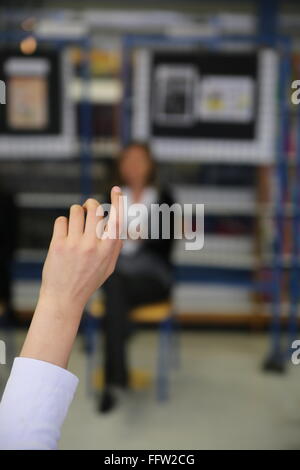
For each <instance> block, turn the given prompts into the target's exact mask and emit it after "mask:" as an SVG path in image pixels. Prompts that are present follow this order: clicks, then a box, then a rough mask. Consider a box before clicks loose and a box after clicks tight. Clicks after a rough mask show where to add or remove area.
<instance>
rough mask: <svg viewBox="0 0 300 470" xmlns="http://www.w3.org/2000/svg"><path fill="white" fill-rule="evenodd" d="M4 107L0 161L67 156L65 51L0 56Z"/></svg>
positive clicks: (71, 127) (70, 133) (70, 142)
mask: <svg viewBox="0 0 300 470" xmlns="http://www.w3.org/2000/svg"><path fill="white" fill-rule="evenodd" d="M0 74H1V76H2V77H3V78H4V81H5V83H6V94H7V99H6V105H5V106H3V107H1V111H2V112H1V115H0V158H11V157H24V158H51V157H68V156H71V155H72V153H73V151H74V136H75V118H74V109H73V105H72V103H71V100H70V97H69V91H68V88H67V87H68V84H69V83H70V80H71V77H72V73H71V68H70V63H69V60H68V57H67V52H66V51H65V52H63V53H60V52H56V51H49V50H47V51H46V50H43V51H39V52H37V53H35V54H33V55H30V56H24V55H22V54H21V53H19V52H17V51H9V52H8V51H2V53H1V52H0Z"/></svg>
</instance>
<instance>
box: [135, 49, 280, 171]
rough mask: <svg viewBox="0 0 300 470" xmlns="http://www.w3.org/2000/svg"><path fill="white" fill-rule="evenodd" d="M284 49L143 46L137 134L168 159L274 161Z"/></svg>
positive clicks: (137, 87)
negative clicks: (280, 60) (280, 57)
mask: <svg viewBox="0 0 300 470" xmlns="http://www.w3.org/2000/svg"><path fill="white" fill-rule="evenodd" d="M277 69H278V64H277V56H276V53H275V52H273V51H271V50H261V51H259V52H227V51H226V52H225V51H224V52H209V53H208V52H202V51H195V50H194V51H190V52H187V51H178V50H176V51H174V50H156V51H155V50H151V49H150V50H149V49H140V50H138V51H137V55H136V60H135V69H134V83H133V114H132V135H133V138H135V139H140V140H148V141H150V143H151V146H152V148H153V151H154V153H155V155H156V156H157V157H158V158H159V159H161V160H184V159H186V160H187V161H195V160H199V161H206V162H211V161H219V162H225V161H226V162H230V161H231V162H240V163H248V164H249V163H256V164H257V163H261V164H266V163H268V162H270V161H272V160H273V158H274V146H275V137H276V136H275V129H276V89H277Z"/></svg>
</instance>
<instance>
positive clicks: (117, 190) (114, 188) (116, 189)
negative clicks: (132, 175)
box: [113, 186, 121, 193]
mask: <svg viewBox="0 0 300 470" xmlns="http://www.w3.org/2000/svg"><path fill="white" fill-rule="evenodd" d="M113 191H114V192H115V193H120V192H121V188H120V187H119V186H114V187H113Z"/></svg>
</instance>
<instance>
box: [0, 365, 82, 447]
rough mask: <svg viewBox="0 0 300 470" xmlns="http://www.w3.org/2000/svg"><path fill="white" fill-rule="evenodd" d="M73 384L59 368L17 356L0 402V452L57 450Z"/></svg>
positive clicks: (75, 381) (73, 387) (74, 389)
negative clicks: (1, 450)
mask: <svg viewBox="0 0 300 470" xmlns="http://www.w3.org/2000/svg"><path fill="white" fill-rule="evenodd" d="M77 385H78V378H77V377H75V375H73V374H71V373H70V372H68V371H67V370H65V369H62V368H61V367H58V366H56V365H54V364H50V363H48V362H44V361H39V360H37V359H29V358H24V357H17V358H16V359H15V360H14V364H13V367H12V370H11V374H10V377H9V379H8V382H7V384H6V388H5V390H4V393H3V397H2V400H1V403H0V449H33V450H39V449H49V450H50V449H57V445H58V441H59V438H60V428H61V426H62V424H63V422H64V419H65V417H66V414H67V412H68V408H69V406H70V404H71V402H72V399H73V396H74V393H75V391H76V388H77Z"/></svg>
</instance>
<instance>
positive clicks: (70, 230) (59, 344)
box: [21, 187, 122, 367]
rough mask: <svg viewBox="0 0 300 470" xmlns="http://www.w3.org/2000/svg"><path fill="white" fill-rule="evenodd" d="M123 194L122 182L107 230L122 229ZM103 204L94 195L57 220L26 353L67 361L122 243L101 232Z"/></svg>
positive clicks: (115, 192) (115, 190)
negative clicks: (92, 299)
mask: <svg viewBox="0 0 300 470" xmlns="http://www.w3.org/2000/svg"><path fill="white" fill-rule="evenodd" d="M120 196H121V190H120V188H118V187H115V188H113V189H112V191H111V202H112V211H111V214H110V217H109V220H108V223H107V226H106V228H105V230H106V231H109V232H110V233H114V234H119V227H120V226H121V221H122V203H119V202H120V201H119V197H120ZM98 206H99V204H98V202H97V201H96V200H94V199H89V200H88V201H87V202H86V203H85V204H84V206H83V207H82V206H79V205H74V206H72V207H71V209H70V217H69V221H68V220H67V218H65V217H59V218H58V219H57V220H56V221H55V225H54V230H53V237H52V240H51V244H50V247H49V252H48V256H47V259H46V262H45V265H44V269H43V276H42V285H41V289H40V297H39V301H38V305H37V308H36V311H35V314H34V317H33V320H32V323H31V326H30V329H29V332H28V335H27V338H26V341H25V344H24V346H23V349H22V352H21V356H23V357H31V358H36V359H40V360H44V361H48V362H52V363H54V364H57V365H59V366H61V367H66V366H67V363H68V358H69V355H70V352H71V348H72V344H73V341H74V339H75V336H76V333H77V329H78V326H79V323H80V319H81V315H82V312H83V309H84V306H85V304H86V302H87V301H88V299H89V297H90V296H91V295H92V294H93V292H94V291H95V290H96V289H98V288H99V287H100V286H101V285H102V284H103V283H104V281H105V280H106V279H107V278H108V277H109V276H110V274H111V273H112V272H113V270H114V268H115V264H116V261H117V259H118V256H119V253H120V249H121V245H122V241H121V240H120V239H119V238H118V236H117V237H116V238H110V237H105V236H104V237H102V238H101V239H99V238H97V236H96V228H97V224H98V223H99V221H100V218H99V217H97V215H96V211H97V208H98ZM84 210H86V218H85V214H84ZM98 235H99V233H98Z"/></svg>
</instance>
